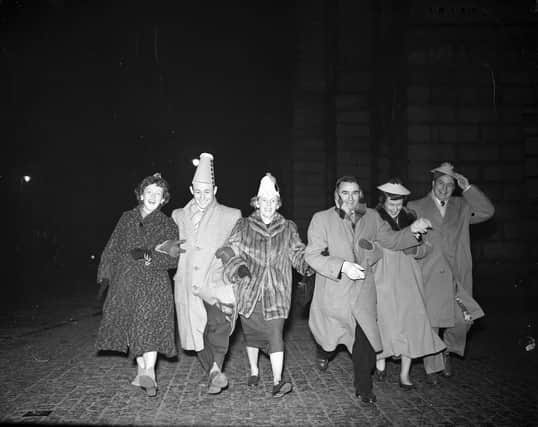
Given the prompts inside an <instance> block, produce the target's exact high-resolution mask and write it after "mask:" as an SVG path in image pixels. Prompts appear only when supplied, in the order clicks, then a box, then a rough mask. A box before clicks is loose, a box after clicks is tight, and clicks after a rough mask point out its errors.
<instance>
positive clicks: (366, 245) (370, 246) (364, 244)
mask: <svg viewBox="0 0 538 427" xmlns="http://www.w3.org/2000/svg"><path fill="white" fill-rule="evenodd" d="M359 247H360V248H362V249H366V250H367V251H371V250H372V249H373V248H374V245H373V243H372V242H370V241H369V240H366V239H362V238H361V239H359Z"/></svg>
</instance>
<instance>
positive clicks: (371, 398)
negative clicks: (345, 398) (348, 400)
mask: <svg viewBox="0 0 538 427" xmlns="http://www.w3.org/2000/svg"><path fill="white" fill-rule="evenodd" d="M355 396H357V397H358V398H359V399H360V400H361V401H362V402H363V403H375V402H376V401H377V397H375V394H374V393H372V392H369V393H363V394H361V393H359V392H358V391H356V392H355Z"/></svg>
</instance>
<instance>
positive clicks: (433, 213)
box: [408, 162, 495, 384]
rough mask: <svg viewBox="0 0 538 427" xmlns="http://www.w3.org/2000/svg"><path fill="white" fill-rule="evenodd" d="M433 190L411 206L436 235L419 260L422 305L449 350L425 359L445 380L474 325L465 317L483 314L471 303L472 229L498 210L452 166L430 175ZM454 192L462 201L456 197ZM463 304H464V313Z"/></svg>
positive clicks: (430, 237)
mask: <svg viewBox="0 0 538 427" xmlns="http://www.w3.org/2000/svg"><path fill="white" fill-rule="evenodd" d="M430 172H431V174H432V190H431V191H430V192H429V193H428V194H427V195H426V196H425V197H423V198H422V199H419V200H414V201H410V202H409V203H408V207H409V208H410V209H412V210H414V211H415V212H416V213H417V214H418V215H420V216H422V215H423V216H426V217H428V218H429V219H430V220H431V222H432V226H433V229H432V230H431V232H430V233H428V240H429V241H430V243H431V244H432V246H433V249H432V253H431V254H430V255H429V256H427V257H425V258H423V259H422V260H419V264H420V266H421V270H422V275H423V276H424V301H425V303H426V309H427V311H428V315H429V317H430V322H431V325H432V327H433V328H434V329H435V330H436V331H439V329H441V330H442V329H443V328H444V334H443V340H444V342H445V344H446V346H447V350H446V351H445V352H444V353H443V354H440V355H434V356H427V357H425V358H424V368H425V369H426V372H437V371H439V370H443V369H444V372H443V374H444V376H445V377H450V376H452V374H453V371H452V365H451V363H450V353H456V354H458V355H460V356H463V354H464V351H465V343H466V337H467V331H468V329H469V328H470V326H471V323H472V319H469V320H466V319H465V317H467V316H465V314H464V312H466V311H467V310H470V312H473V313H474V314H473V315H471V317H472V318H473V319H476V318H478V317H480V316H481V315H483V312H482V310H481V309H480V307H479V306H478V304H477V303H476V301H474V300H473V299H472V292H473V289H472V286H473V283H472V258H471V247H470V234H469V226H470V225H471V224H477V223H480V222H484V221H486V220H487V219H489V218H491V217H492V216H493V213H494V212H495V208H494V207H493V205H492V203H491V202H490V200H489V199H488V198H487V196H486V195H485V194H484V193H482V192H481V191H480V190H479V189H478V188H477V187H476V186H475V185H471V184H470V183H469V180H468V179H467V178H466V177H465V176H463V175H462V174H460V173H457V172H456V171H455V170H454V166H453V165H452V164H450V163H446V162H445V163H442V164H441V165H440V166H438V167H436V168H435V169H432V170H431V171H430ZM456 186H459V187H460V189H461V197H460V196H458V197H454V191H455V190H456ZM458 300H459V301H462V300H463V301H464V305H465V307H466V308H465V310H462V309H460V304H459V302H458ZM437 377H438V375H437V374H435V373H433V374H429V375H428V381H429V382H430V383H431V384H437V383H438V382H439V380H438V378H437Z"/></svg>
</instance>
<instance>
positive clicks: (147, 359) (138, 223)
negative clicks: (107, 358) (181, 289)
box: [96, 173, 178, 396]
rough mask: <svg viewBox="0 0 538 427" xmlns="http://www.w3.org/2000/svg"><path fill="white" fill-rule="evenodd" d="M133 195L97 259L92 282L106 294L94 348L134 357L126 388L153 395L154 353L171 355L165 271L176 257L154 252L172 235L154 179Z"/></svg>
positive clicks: (164, 197)
mask: <svg viewBox="0 0 538 427" xmlns="http://www.w3.org/2000/svg"><path fill="white" fill-rule="evenodd" d="M135 194H136V198H137V200H138V206H136V207H135V208H133V209H131V210H129V211H126V212H124V213H123V215H122V216H121V218H120V220H119V222H118V224H117V225H116V228H115V229H114V231H113V233H112V236H111V237H110V239H109V241H108V243H107V245H106V247H105V249H104V251H103V253H102V255H101V262H100V264H99V270H98V274H97V282H98V283H101V284H108V293H107V297H106V300H105V303H104V306H103V318H102V319H101V324H100V327H99V332H98V336H97V342H96V348H97V350H112V351H119V352H123V353H127V354H128V356H129V357H130V358H135V359H136V362H137V365H138V373H137V375H136V377H135V379H134V380H133V381H132V384H133V385H135V386H139V387H142V388H143V389H145V390H146V393H147V394H148V395H149V396H155V395H156V393H157V383H156V380H155V364H156V361H157V354H158V353H161V354H164V355H165V356H167V357H172V356H175V355H176V354H177V350H176V345H175V333H174V298H173V295H172V286H171V282H170V277H169V276H168V272H167V270H168V269H171V268H174V267H176V266H177V253H172V252H171V254H170V255H169V254H168V253H161V252H158V251H156V250H155V248H156V246H157V245H158V244H160V243H163V242H165V241H175V239H177V237H178V231H177V227H176V225H175V224H174V222H173V221H172V219H171V218H169V217H168V216H166V215H165V214H164V213H162V212H161V211H160V208H161V206H163V205H164V204H165V203H167V202H168V200H169V198H170V195H169V192H168V184H167V182H166V181H165V180H164V179H163V178H162V177H161V175H160V174H158V173H156V174H154V175H152V176H149V177H147V178H145V179H144V180H143V181H142V182H141V183H140V185H139V186H138V187H137V188H136V189H135ZM174 256H176V257H175V258H174Z"/></svg>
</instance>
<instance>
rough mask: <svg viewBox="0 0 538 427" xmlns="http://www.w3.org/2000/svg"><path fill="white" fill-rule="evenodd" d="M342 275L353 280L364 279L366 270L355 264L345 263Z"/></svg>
mask: <svg viewBox="0 0 538 427" xmlns="http://www.w3.org/2000/svg"><path fill="white" fill-rule="evenodd" d="M342 273H344V274H345V275H346V276H347V277H349V278H350V279H351V280H359V279H364V277H365V276H364V268H362V267H361V266H360V265H359V264H356V263H354V262H347V261H344V264H343V265H342Z"/></svg>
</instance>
